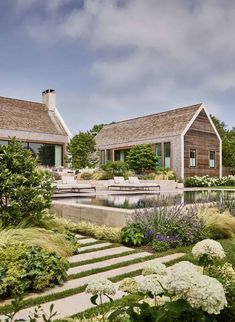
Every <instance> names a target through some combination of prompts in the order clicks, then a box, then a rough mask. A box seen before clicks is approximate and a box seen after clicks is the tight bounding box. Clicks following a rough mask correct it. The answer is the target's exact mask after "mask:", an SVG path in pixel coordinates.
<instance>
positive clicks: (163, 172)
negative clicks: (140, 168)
mask: <svg viewBox="0 0 235 322" xmlns="http://www.w3.org/2000/svg"><path fill="white" fill-rule="evenodd" d="M155 179H156V180H175V179H176V176H175V174H174V171H173V170H171V169H170V168H163V167H158V168H157V169H156V176H155Z"/></svg>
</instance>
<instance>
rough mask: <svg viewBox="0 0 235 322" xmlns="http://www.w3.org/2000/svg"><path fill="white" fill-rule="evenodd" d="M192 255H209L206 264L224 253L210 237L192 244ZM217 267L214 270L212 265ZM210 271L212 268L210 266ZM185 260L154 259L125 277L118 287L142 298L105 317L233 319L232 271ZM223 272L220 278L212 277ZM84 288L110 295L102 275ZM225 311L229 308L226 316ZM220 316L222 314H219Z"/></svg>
mask: <svg viewBox="0 0 235 322" xmlns="http://www.w3.org/2000/svg"><path fill="white" fill-rule="evenodd" d="M193 256H194V257H195V259H197V260H200V259H201V256H207V257H208V258H210V265H211V264H213V263H215V262H217V261H218V260H222V259H223V258H224V256H225V254H224V251H223V248H222V246H221V245H220V244H219V243H217V242H214V241H213V240H204V241H202V242H199V243H198V244H197V245H195V247H194V249H193ZM216 267H217V270H216V269H215V268H216ZM211 272H213V270H211ZM207 273H208V271H207V270H205V269H203V268H202V267H200V266H197V265H195V264H192V263H191V262H188V261H181V262H179V263H176V264H174V265H172V266H169V267H166V266H165V265H164V264H160V263H156V264H152V265H151V266H150V265H147V266H146V267H145V268H144V269H143V272H142V275H143V276H142V278H138V280H137V279H135V278H126V279H124V280H123V281H122V282H121V283H120V285H119V290H121V291H123V292H124V293H127V294H139V295H142V296H143V299H142V300H140V301H138V302H136V303H133V302H128V303H127V304H125V306H122V307H119V308H118V309H117V310H115V311H112V312H109V314H108V315H106V318H107V319H108V321H122V320H121V319H120V317H122V316H125V321H126V322H128V321H149V322H152V321H158V320H159V321H162V322H167V321H233V320H231V319H230V320H229V319H227V318H228V317H229V318H230V317H231V314H230V313H231V312H229V310H230V308H231V306H230V305H232V304H231V303H232V302H231V301H230V299H227V298H226V296H227V297H228V296H229V295H228V290H229V289H231V287H232V285H233V286H234V282H235V271H234V269H233V267H232V266H231V265H230V264H228V263H226V264H223V265H220V266H219V267H218V266H214V273H213V274H212V276H209V275H208V274H207ZM216 274H217V276H223V278H219V277H216V276H215V275H216ZM87 292H89V293H92V294H93V296H94V295H97V296H98V295H105V294H109V295H112V294H114V293H115V291H114V286H113V284H112V283H111V282H110V281H107V280H105V279H102V281H100V280H96V281H93V282H91V283H90V284H89V285H88V287H87ZM226 312H229V313H228V315H227V316H226V314H227V313H226ZM221 317H223V318H221Z"/></svg>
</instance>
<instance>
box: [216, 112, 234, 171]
mask: <svg viewBox="0 0 235 322" xmlns="http://www.w3.org/2000/svg"><path fill="white" fill-rule="evenodd" d="M211 118H212V120H213V122H214V124H215V127H216V129H217V131H218V133H219V135H220V137H221V139H222V152H223V153H222V155H223V165H224V166H225V167H229V168H233V169H235V128H232V129H231V130H229V129H227V125H226V124H225V123H224V122H223V121H220V120H219V119H218V118H216V117H215V116H212V115H211Z"/></svg>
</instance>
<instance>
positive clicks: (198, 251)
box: [192, 239, 225, 261]
mask: <svg viewBox="0 0 235 322" xmlns="http://www.w3.org/2000/svg"><path fill="white" fill-rule="evenodd" d="M192 254H193V256H194V257H195V258H196V259H198V260H200V259H201V258H203V257H206V258H207V259H208V260H210V261H213V260H220V259H223V258H224V257H225V253H224V250H223V247H222V246H221V244H220V243H218V242H217V241H215V240H213V239H204V240H202V241H200V242H198V243H197V244H196V245H195V246H194V247H193V249H192Z"/></svg>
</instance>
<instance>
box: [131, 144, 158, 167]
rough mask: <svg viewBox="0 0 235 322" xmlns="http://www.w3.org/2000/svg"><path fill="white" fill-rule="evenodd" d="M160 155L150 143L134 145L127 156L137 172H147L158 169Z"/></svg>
mask: <svg viewBox="0 0 235 322" xmlns="http://www.w3.org/2000/svg"><path fill="white" fill-rule="evenodd" d="M157 161H158V157H157V156H156V154H155V153H154V151H153V149H152V147H151V145H150V144H139V145H134V146H133V147H132V148H131V149H130V151H129V153H128V156H127V163H128V165H129V168H130V169H131V170H134V171H135V172H136V173H145V172H148V171H152V170H155V169H156V163H157Z"/></svg>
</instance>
